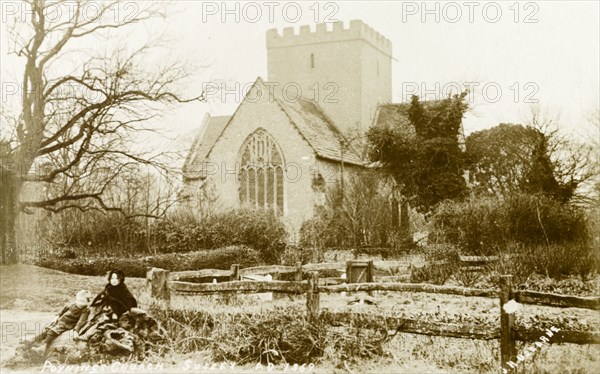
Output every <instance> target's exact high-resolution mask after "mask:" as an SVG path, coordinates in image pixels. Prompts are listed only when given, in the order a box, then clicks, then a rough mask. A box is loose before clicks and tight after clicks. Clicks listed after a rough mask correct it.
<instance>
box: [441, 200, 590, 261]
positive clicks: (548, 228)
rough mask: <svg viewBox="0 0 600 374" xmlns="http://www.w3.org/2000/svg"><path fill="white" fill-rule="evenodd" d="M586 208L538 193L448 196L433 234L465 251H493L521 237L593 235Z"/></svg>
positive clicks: (571, 239) (526, 240)
mask: <svg viewBox="0 0 600 374" xmlns="http://www.w3.org/2000/svg"><path fill="white" fill-rule="evenodd" d="M586 225H587V223H586V219H585V215H584V213H583V212H582V211H581V210H580V209H578V208H577V207H574V206H570V205H565V204H562V203H560V202H558V201H556V200H553V199H550V198H548V197H544V196H539V195H525V194H519V195H515V196H511V197H509V198H506V199H494V198H472V199H470V200H468V201H465V202H459V203H455V202H445V203H442V204H440V205H439V206H438V208H437V209H436V211H435V213H434V215H433V219H432V226H433V233H432V237H433V238H434V239H435V240H437V241H440V242H447V243H451V244H454V245H456V246H457V247H458V248H460V250H461V251H462V252H463V253H466V254H472V255H494V254H498V253H499V252H500V251H501V250H502V249H504V248H506V247H507V246H509V245H510V243H516V244H518V245H521V244H522V245H526V246H536V245H553V244H567V243H578V242H582V241H586V240H588V237H589V235H588V230H587V227H586Z"/></svg>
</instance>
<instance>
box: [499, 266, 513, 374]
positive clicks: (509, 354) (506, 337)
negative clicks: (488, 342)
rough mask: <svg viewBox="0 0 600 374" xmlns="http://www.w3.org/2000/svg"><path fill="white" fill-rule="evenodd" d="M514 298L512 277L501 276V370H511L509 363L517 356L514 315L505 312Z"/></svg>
mask: <svg viewBox="0 0 600 374" xmlns="http://www.w3.org/2000/svg"><path fill="white" fill-rule="evenodd" d="M512 298H513V291H512V275H501V276H500V363H501V365H502V366H501V369H506V370H509V371H510V370H511V369H512V366H509V364H508V363H509V362H510V361H512V360H513V359H514V358H515V357H516V355H517V350H516V344H515V335H514V323H515V316H514V314H512V313H511V314H509V313H507V312H506V311H505V310H504V305H505V304H506V303H507V302H508V301H509V300H511V299H512Z"/></svg>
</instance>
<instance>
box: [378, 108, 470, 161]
mask: <svg viewBox="0 0 600 374" xmlns="http://www.w3.org/2000/svg"><path fill="white" fill-rule="evenodd" d="M441 102H442V100H431V101H421V104H422V105H423V108H424V109H425V110H432V109H435V108H436V107H437V106H438V105H439V104H440V103H441ZM409 109H410V103H395V104H381V105H379V106H378V107H377V112H376V113H375V119H374V120H373V126H382V127H385V126H391V125H395V126H400V127H401V128H402V129H404V130H405V131H406V132H407V134H411V135H415V134H416V133H415V129H414V127H413V126H412V124H411V123H410V120H409V119H408V110H409ZM458 141H459V144H460V146H461V148H463V150H464V147H465V135H464V128H463V125H462V122H461V125H460V129H459V134H458Z"/></svg>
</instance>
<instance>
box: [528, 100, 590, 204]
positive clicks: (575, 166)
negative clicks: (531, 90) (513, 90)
mask: <svg viewBox="0 0 600 374" xmlns="http://www.w3.org/2000/svg"><path fill="white" fill-rule="evenodd" d="M593 121H594V118H593V115H592V118H591V120H590V123H591V124H592V125H594V122H593ZM527 124H528V125H529V126H531V127H533V128H534V129H537V130H538V131H539V132H540V133H542V134H543V135H544V136H545V138H546V139H547V143H548V155H549V156H550V159H551V160H552V164H553V167H554V176H555V178H556V179H557V181H559V183H561V184H562V185H564V186H572V189H573V198H574V199H575V201H576V202H586V201H587V199H588V196H587V195H588V193H587V192H586V191H582V189H581V186H584V185H585V184H586V183H587V182H588V181H591V180H594V179H595V178H597V177H598V173H599V172H600V170H599V168H598V157H597V152H598V140H597V139H590V140H587V141H578V140H577V139H576V138H575V137H574V136H572V135H571V134H567V133H566V132H565V131H564V128H563V126H561V118H560V115H558V114H552V113H550V112H548V111H544V110H542V109H541V108H540V107H538V106H533V107H531V109H530V114H529V117H528V118H527Z"/></svg>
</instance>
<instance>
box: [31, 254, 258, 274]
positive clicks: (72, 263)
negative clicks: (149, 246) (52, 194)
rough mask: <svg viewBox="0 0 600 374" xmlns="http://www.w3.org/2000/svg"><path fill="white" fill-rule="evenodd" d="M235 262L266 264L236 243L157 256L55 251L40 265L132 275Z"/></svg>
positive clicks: (220, 266)
mask: <svg viewBox="0 0 600 374" xmlns="http://www.w3.org/2000/svg"><path fill="white" fill-rule="evenodd" d="M231 264H240V267H242V268H244V267H251V266H257V265H262V264H264V262H263V261H262V260H261V259H260V255H259V253H258V252H257V251H255V250H253V249H251V248H247V247H244V246H232V247H226V248H219V249H216V250H204V251H196V252H189V253H169V254H161V255H156V256H130V257H114V256H112V257H99V258H88V257H78V258H74V259H73V258H71V259H65V258H63V257H61V256H57V255H55V254H47V255H45V256H42V257H41V258H40V259H39V260H38V261H37V262H36V265H38V266H41V267H45V268H49V269H54V270H60V271H64V272H67V273H73V274H81V275H93V276H96V275H101V276H103V275H105V274H106V273H107V272H108V271H110V270H112V269H121V270H123V272H124V273H125V274H126V275H127V276H129V277H140V278H143V277H145V276H146V272H147V270H148V268H151V267H157V268H163V269H167V270H170V271H184V270H198V269H223V270H226V269H229V267H230V266H231Z"/></svg>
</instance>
